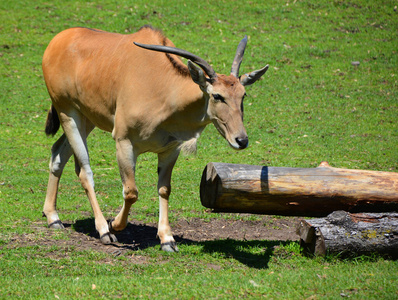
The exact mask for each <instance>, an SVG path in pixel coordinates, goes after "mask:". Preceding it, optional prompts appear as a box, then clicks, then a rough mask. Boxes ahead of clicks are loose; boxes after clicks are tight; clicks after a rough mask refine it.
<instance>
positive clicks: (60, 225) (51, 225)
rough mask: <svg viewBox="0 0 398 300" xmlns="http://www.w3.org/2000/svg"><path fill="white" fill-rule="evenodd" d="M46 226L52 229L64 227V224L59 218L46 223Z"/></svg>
mask: <svg viewBox="0 0 398 300" xmlns="http://www.w3.org/2000/svg"><path fill="white" fill-rule="evenodd" d="M48 228H52V229H65V227H64V224H62V222H61V221H60V220H57V221H55V222H52V223H51V224H48Z"/></svg>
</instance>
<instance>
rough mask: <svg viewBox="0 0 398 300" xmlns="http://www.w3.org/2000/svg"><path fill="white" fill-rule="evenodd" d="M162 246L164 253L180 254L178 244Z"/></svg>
mask: <svg viewBox="0 0 398 300" xmlns="http://www.w3.org/2000/svg"><path fill="white" fill-rule="evenodd" d="M160 246H161V247H162V250H163V251H166V252H178V247H177V245H176V242H167V243H163V244H160Z"/></svg>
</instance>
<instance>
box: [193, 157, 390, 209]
mask: <svg viewBox="0 0 398 300" xmlns="http://www.w3.org/2000/svg"><path fill="white" fill-rule="evenodd" d="M200 198H201V202H202V205H203V206H205V207H207V208H212V209H213V210H214V211H219V212H241V213H257V214H278V215H287V216H291V215H295V216H312V217H316V216H326V215H328V214H330V213H332V212H333V211H336V210H345V211H349V212H367V211H371V212H380V211H398V173H394V172H380V171H367V170H351V169H339V168H333V167H331V166H329V164H328V163H326V162H323V163H321V165H320V166H319V167H317V168H312V169H311V168H282V167H266V166H252V165H236V164H224V163H209V164H208V165H207V166H206V168H205V169H204V171H203V175H202V180H201V184H200Z"/></svg>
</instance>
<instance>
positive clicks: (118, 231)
mask: <svg viewBox="0 0 398 300" xmlns="http://www.w3.org/2000/svg"><path fill="white" fill-rule="evenodd" d="M113 221H115V219H112V220H109V221H108V227H109V232H110V233H112V234H118V233H121V232H122V231H121V230H115V229H114V228H113V227H112V222H113Z"/></svg>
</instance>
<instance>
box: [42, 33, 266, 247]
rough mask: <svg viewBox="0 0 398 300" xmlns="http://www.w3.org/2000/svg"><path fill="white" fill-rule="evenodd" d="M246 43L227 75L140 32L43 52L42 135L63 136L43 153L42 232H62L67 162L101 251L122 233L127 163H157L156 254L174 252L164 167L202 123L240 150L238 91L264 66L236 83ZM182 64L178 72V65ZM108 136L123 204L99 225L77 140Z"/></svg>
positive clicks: (191, 142) (62, 39) (67, 42)
mask: <svg viewBox="0 0 398 300" xmlns="http://www.w3.org/2000/svg"><path fill="white" fill-rule="evenodd" d="M246 43H247V37H245V38H244V39H243V40H242V41H241V42H240V44H239V46H238V49H237V51H236V55H235V59H234V61H233V64H232V70H231V74H230V75H222V74H217V73H216V72H215V71H214V70H213V68H212V67H211V66H210V65H209V64H208V63H207V62H206V61H205V60H203V59H202V58H200V57H198V56H196V55H194V54H192V53H190V52H188V51H185V50H181V49H178V48H175V47H174V44H173V43H172V42H171V41H170V40H169V39H167V38H166V37H165V36H164V35H163V34H162V33H161V32H160V31H158V30H155V29H153V28H152V27H150V26H144V27H142V28H141V29H140V30H139V31H138V32H136V33H133V34H128V35H123V34H116V33H109V32H105V31H101V30H97V29H88V28H80V27H79V28H71V29H67V30H65V31H63V32H61V33H59V34H58V35H56V36H55V37H54V38H53V40H52V41H51V42H50V44H49V45H48V47H47V49H46V51H45V53H44V56H43V63H42V67H43V74H44V79H45V83H46V86H47V90H48V92H49V94H50V97H51V101H52V105H51V108H50V110H49V112H48V116H47V121H46V129H45V132H46V134H47V135H55V133H56V132H57V131H58V129H59V127H60V125H61V126H62V129H63V131H64V133H63V134H62V136H61V137H60V138H59V139H58V140H57V141H56V142H55V143H54V145H53V146H52V149H51V160H50V166H49V167H50V176H49V180H48V187H47V194H46V200H45V203H44V208H43V215H44V216H45V217H47V223H48V226H49V227H50V228H56V229H61V228H64V226H63V224H62V222H61V221H60V219H59V216H58V213H57V211H56V202H57V192H58V185H59V180H60V177H61V174H62V170H63V169H64V166H65V164H66V163H67V161H68V160H69V158H70V157H71V156H72V155H74V158H75V171H76V174H77V176H78V177H79V179H80V182H81V184H82V186H83V188H84V190H85V192H86V194H87V197H88V199H89V201H90V204H91V207H92V209H93V212H94V218H95V228H96V230H97V231H98V233H99V236H100V240H101V242H102V243H104V244H109V243H113V242H116V241H117V239H116V237H115V234H116V233H117V232H120V231H121V230H123V229H124V228H125V227H126V226H127V217H128V214H129V210H130V208H131V206H132V204H133V203H134V202H136V201H137V198H138V190H137V187H136V183H135V178H134V175H135V166H136V161H137V157H138V156H139V155H140V154H141V153H144V152H154V153H157V155H158V176H159V177H158V185H157V189H158V194H159V224H158V237H159V239H160V243H161V248H162V249H163V250H165V251H170V252H174V251H178V248H177V246H176V243H175V240H174V238H173V235H172V232H171V228H170V225H169V220H168V201H169V196H170V191H171V186H170V181H171V173H172V170H173V166H174V164H175V162H176V160H177V157H178V155H179V153H180V151H181V150H184V149H187V150H192V149H196V140H197V138H198V137H199V135H200V133H201V132H202V130H203V129H204V128H205V126H206V125H207V124H209V123H213V124H214V125H215V127H216V128H217V130H218V131H219V133H220V134H221V135H222V136H223V137H224V138H225V139H226V140H227V141H228V143H229V145H230V146H231V147H232V148H234V149H237V150H240V149H244V148H246V147H247V146H248V136H247V133H246V130H245V128H244V126H243V98H244V96H245V86H247V85H250V84H252V83H254V82H255V81H257V80H258V79H259V78H260V77H261V76H262V75H263V74H264V73H265V72H266V71H267V69H268V65H267V66H265V67H264V68H262V69H259V70H257V71H253V72H251V73H249V74H245V75H242V76H239V66H240V64H241V62H242V58H243V54H244V50H245V47H246ZM179 56H181V57H184V58H186V59H188V61H187V66H186V65H185V64H184V63H183V61H182V60H181V59H180V57H179ZM95 127H99V128H100V129H102V130H105V131H108V132H111V133H112V137H113V139H114V140H115V143H116V156H117V162H118V166H119V170H120V176H121V180H122V184H123V198H124V203H123V207H122V209H121V211H120V212H119V214H118V215H117V216H116V217H115V218H114V219H112V220H110V221H109V222H107V220H106V219H105V218H104V216H103V214H102V212H101V209H100V207H99V205H98V202H97V198H96V195H95V191H94V180H93V172H92V170H91V167H90V162H89V154H88V149H87V136H88V135H89V134H90V132H91V131H92V130H93V129H94V128H95Z"/></svg>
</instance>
